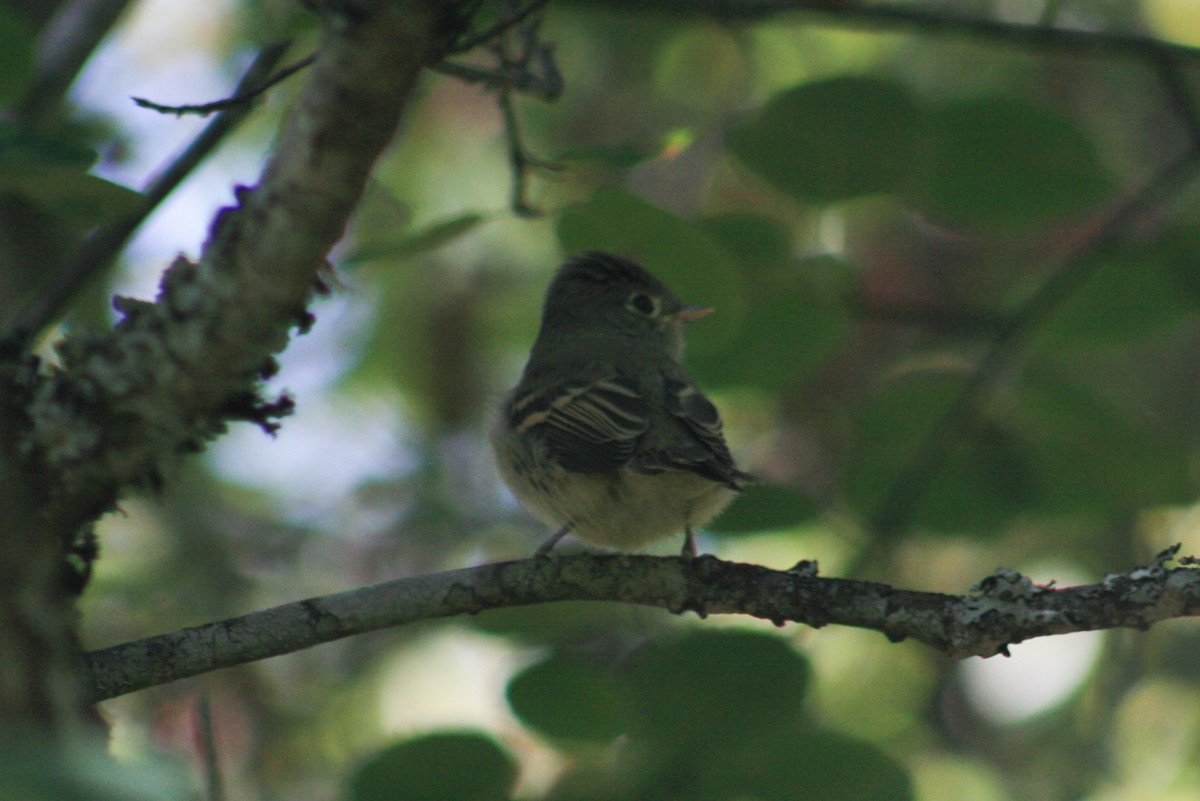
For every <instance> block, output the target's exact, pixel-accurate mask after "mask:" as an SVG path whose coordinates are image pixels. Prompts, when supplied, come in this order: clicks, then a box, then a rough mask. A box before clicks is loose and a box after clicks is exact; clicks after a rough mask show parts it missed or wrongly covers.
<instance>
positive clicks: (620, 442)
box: [509, 376, 650, 473]
mask: <svg viewBox="0 0 1200 801" xmlns="http://www.w3.org/2000/svg"><path fill="white" fill-rule="evenodd" d="M509 422H510V424H511V425H512V427H513V429H514V430H515V431H516V432H517V433H518V434H521V433H524V432H530V433H533V434H535V435H536V436H538V437H540V438H541V441H542V442H543V443H544V445H545V447H546V449H547V450H548V451H549V454H550V456H551V457H552V458H553V459H554V460H555V461H557V462H558V463H559V464H561V465H562V466H563V467H564V468H566V469H568V470H575V471H577V472H581V473H600V472H606V471H610V470H618V469H620V468H622V467H624V466H626V465H627V464H628V463H629V461H630V459H631V458H632V457H633V454H634V451H635V450H636V448H637V441H638V438H639V437H641V436H642V434H644V433H645V432H646V429H647V428H649V426H650V413H649V408H648V405H647V403H646V399H645V398H644V397H642V395H641V393H640V392H638V390H637V386H636V384H634V383H633V382H632V381H631V380H629V379H627V378H624V377H622V376H613V377H607V378H601V379H595V380H591V381H583V380H580V381H567V382H563V383H561V384H556V385H554V386H551V387H548V388H545V389H541V390H535V391H533V392H530V393H528V394H526V395H522V396H518V397H516V398H514V399H513V401H512V404H511V405H510V406H509Z"/></svg>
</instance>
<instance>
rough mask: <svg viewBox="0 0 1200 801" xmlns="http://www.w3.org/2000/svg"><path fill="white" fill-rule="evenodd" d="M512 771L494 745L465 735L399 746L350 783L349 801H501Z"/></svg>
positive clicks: (509, 762) (437, 736) (375, 758)
mask: <svg viewBox="0 0 1200 801" xmlns="http://www.w3.org/2000/svg"><path fill="white" fill-rule="evenodd" d="M516 778H517V766H516V763H515V762H513V759H512V757H511V756H509V755H508V753H506V752H505V751H503V750H502V749H501V748H500V747H499V746H498V745H496V743H495V741H493V740H492V739H491V738H490V737H487V736H485V735H482V734H475V733H470V732H461V733H439V734H430V735H426V736H424V737H415V738H413V739H411V740H403V741H401V742H399V743H396V744H395V745H393V746H390V747H388V748H385V749H383V750H382V751H380V752H379V753H377V754H375V755H374V756H373V757H371V758H370V759H369V760H367V762H366V763H365V764H364V765H363V766H362V767H361V768H359V770H358V772H357V773H356V774H355V775H354V776H353V777H352V778H351V780H350V798H351V801H399V800H400V799H403V801H447V799H470V801H504V799H508V798H511V797H512V788H513V785H514V783H515V782H516Z"/></svg>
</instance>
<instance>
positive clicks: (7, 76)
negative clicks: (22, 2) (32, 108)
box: [0, 6, 35, 106]
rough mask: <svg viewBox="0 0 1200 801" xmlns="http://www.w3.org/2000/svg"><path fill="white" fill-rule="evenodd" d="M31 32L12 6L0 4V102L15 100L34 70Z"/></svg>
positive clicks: (10, 102)
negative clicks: (0, 5) (1, 5)
mask: <svg viewBox="0 0 1200 801" xmlns="http://www.w3.org/2000/svg"><path fill="white" fill-rule="evenodd" d="M34 47H35V42H34V36H33V32H32V31H30V30H29V27H28V26H27V25H26V24H25V22H24V20H22V19H21V18H20V17H19V16H18V15H17V14H16V13H15V11H14V8H13V7H12V6H9V7H0V106H8V105H11V104H12V103H14V102H15V101H16V100H17V99H18V98H19V97H20V96H21V94H22V93H23V92H24V91H25V89H26V87H27V86H28V85H29V78H30V76H31V75H32V74H33V59H34Z"/></svg>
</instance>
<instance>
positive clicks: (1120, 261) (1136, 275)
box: [1031, 237, 1200, 351]
mask: <svg viewBox="0 0 1200 801" xmlns="http://www.w3.org/2000/svg"><path fill="white" fill-rule="evenodd" d="M1178 244H1179V243H1178V242H1173V241H1171V238H1170V237H1167V238H1165V239H1163V238H1160V239H1157V240H1156V241H1154V242H1152V243H1150V244H1147V245H1143V246H1139V247H1136V248H1129V249H1126V250H1124V251H1122V252H1121V253H1118V254H1117V255H1116V256H1114V257H1113V258H1111V259H1108V260H1106V261H1105V262H1103V263H1100V264H1098V265H1094V267H1095V268H1094V269H1093V270H1092V273H1091V275H1089V276H1088V277H1087V278H1086V279H1085V280H1084V282H1083V283H1082V284H1081V285H1080V286H1078V287H1074V288H1073V289H1072V290H1071V292H1070V294H1069V295H1068V296H1067V297H1066V299H1065V300H1064V301H1063V302H1062V303H1061V304H1060V305H1059V306H1058V308H1057V309H1055V310H1054V312H1053V314H1052V316H1051V317H1050V319H1048V320H1047V321H1046V322H1045V323H1043V324H1042V325H1041V327H1040V328H1038V329H1037V330H1036V331H1035V332H1034V341H1033V343H1032V345H1031V348H1033V349H1037V350H1042V351H1053V350H1056V349H1060V348H1067V347H1114V346H1127V345H1129V344H1131V343H1132V342H1133V341H1135V340H1136V339H1138V338H1139V337H1145V336H1149V335H1152V334H1156V333H1162V332H1166V331H1171V330H1174V329H1176V328H1178V327H1179V326H1181V325H1194V324H1195V317H1196V312H1197V311H1198V310H1200V304H1198V302H1197V300H1198V298H1197V297H1196V296H1193V295H1191V294H1190V293H1189V292H1186V291H1185V292H1180V288H1181V282H1180V277H1181V276H1182V275H1186V274H1187V272H1190V271H1194V270H1195V269H1196V266H1197V265H1196V251H1192V250H1190V249H1182V248H1179V247H1178ZM1188 244H1189V245H1200V242H1192V243H1188ZM1189 262H1190V263H1189ZM1181 265H1188V269H1187V270H1181V269H1180V266H1181ZM1184 286H1185V288H1186V285H1184Z"/></svg>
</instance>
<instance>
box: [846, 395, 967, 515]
mask: <svg viewBox="0 0 1200 801" xmlns="http://www.w3.org/2000/svg"><path fill="white" fill-rule="evenodd" d="M962 382H963V378H962V376H960V375H956V374H947V373H929V372H921V373H912V374H909V375H904V376H901V377H899V378H895V379H892V380H891V381H890V382H889V383H888V384H886V385H885V386H884V387H882V388H881V390H880V391H879V392H878V393H876V394H875V395H874V396H873V397H871V398H869V399H868V401H867V403H866V405H865V406H864V407H863V408H861V409H858V410H856V416H857V420H856V425H855V427H854V431H855V434H856V437H857V441H856V442H855V443H854V449H853V452H852V454H851V458H850V460H849V461H848V463H847V469H846V474H845V477H844V482H845V486H846V493H847V499H848V501H849V502H850V505H851V507H852V508H854V509H855V510H857V511H858V512H859V514H860V515H862V516H863V517H864V518H869V517H871V515H872V514H873V513H875V512H876V511H877V510H878V507H879V505H880V504H881V503H882V502H883V501H884V499H885V498H887V497H888V496H889V495H890V494H891V493H892V491H893V488H894V487H895V485H896V482H897V481H899V480H901V477H902V476H904V475H905V474H906V473H907V472H908V471H909V470H911V469H912V468H913V464H914V459H915V458H916V457H917V453H918V450H919V449H920V448H921V447H922V444H923V443H924V441H925V438H926V437H927V436H929V433H930V431H932V429H933V427H934V426H935V425H937V424H939V423H940V421H941V419H942V417H943V415H944V414H945V413H946V410H947V409H948V408H949V407H950V404H951V403H953V402H954V399H955V398H956V397H957V396H958V394H959V392H960V391H961V389H962Z"/></svg>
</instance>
